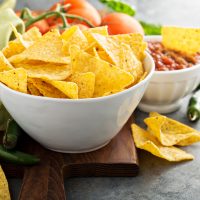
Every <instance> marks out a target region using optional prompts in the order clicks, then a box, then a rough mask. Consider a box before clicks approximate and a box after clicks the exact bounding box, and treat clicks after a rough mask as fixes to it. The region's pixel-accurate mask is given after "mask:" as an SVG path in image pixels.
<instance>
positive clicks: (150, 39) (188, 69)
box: [144, 35, 200, 76]
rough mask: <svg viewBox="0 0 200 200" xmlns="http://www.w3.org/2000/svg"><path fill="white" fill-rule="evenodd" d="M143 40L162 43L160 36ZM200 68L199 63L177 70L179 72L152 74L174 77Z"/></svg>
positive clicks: (148, 36) (152, 36)
mask: <svg viewBox="0 0 200 200" xmlns="http://www.w3.org/2000/svg"><path fill="white" fill-rule="evenodd" d="M144 40H145V41H146V42H150V41H154V42H155V41H158V42H162V35H147V36H144ZM198 68H200V63H198V64H196V65H193V66H192V67H189V68H186V69H179V70H172V71H156V70H155V72H154V74H155V75H158V76H159V75H161V76H162V75H172V74H173V75H176V74H180V75H181V74H183V73H187V72H190V71H193V70H196V69H198Z"/></svg>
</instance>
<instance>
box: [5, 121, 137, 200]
mask: <svg viewBox="0 0 200 200" xmlns="http://www.w3.org/2000/svg"><path fill="white" fill-rule="evenodd" d="M131 122H132V119H129V121H128V122H127V123H126V125H125V126H124V127H123V129H122V130H121V131H120V133H119V134H118V135H117V136H116V137H115V138H114V139H113V140H112V141H111V142H110V143H109V144H108V145H107V146H105V147H104V148H102V149H100V150H97V151H94V152H91V153H83V154H62V153H56V152H53V151H49V150H47V149H45V148H43V147H42V146H41V145H39V144H38V143H36V142H35V141H33V140H32V139H31V138H29V137H28V136H25V137H23V139H22V138H21V139H22V140H21V141H20V144H19V148H20V149H21V150H24V151H26V152H29V153H32V154H36V155H38V156H39V157H40V158H41V162H40V164H39V165H36V166H33V167H23V166H15V165H11V164H5V163H3V164H2V165H3V166H2V167H3V169H4V171H5V173H6V175H7V177H9V178H21V179H22V178H23V183H22V187H21V192H20V197H19V199H20V200H36V199H37V200H49V199H52V200H65V199H66V196H65V188H64V179H65V178H69V177H90V176H93V177H97V176H103V177H106V176H107V177H113V176H136V175H137V174H138V170H139V165H138V158H137V153H136V148H135V145H134V141H133V138H132V136H131V129H130V124H131Z"/></svg>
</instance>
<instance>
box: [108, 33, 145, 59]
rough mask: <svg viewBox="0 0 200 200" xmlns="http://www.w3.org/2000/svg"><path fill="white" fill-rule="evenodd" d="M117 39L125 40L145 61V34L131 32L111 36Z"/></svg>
mask: <svg viewBox="0 0 200 200" xmlns="http://www.w3.org/2000/svg"><path fill="white" fill-rule="evenodd" d="M109 37H111V38H112V39H114V40H115V41H120V42H123V43H125V44H127V45H129V46H130V47H131V49H132V51H133V52H134V54H135V55H136V57H137V58H138V59H139V60H140V61H143V59H144V58H145V50H146V49H147V43H146V42H144V39H143V36H142V35H141V34H139V33H131V34H119V35H112V36H109Z"/></svg>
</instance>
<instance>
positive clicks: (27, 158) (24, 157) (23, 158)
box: [0, 145, 40, 165]
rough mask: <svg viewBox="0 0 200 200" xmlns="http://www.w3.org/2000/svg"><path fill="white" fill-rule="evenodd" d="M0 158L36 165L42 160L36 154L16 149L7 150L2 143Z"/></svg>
mask: <svg viewBox="0 0 200 200" xmlns="http://www.w3.org/2000/svg"><path fill="white" fill-rule="evenodd" d="M0 159H2V160H4V161H7V162H10V163H13V164H20V165H34V164H37V163H38V162H39V161H40V159H39V158H37V157H36V156H33V155H30V154H26V153H23V152H20V151H15V150H6V149H5V148H4V147H3V146H2V145H0Z"/></svg>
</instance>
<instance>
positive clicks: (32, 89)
mask: <svg viewBox="0 0 200 200" xmlns="http://www.w3.org/2000/svg"><path fill="white" fill-rule="evenodd" d="M27 87H28V91H29V92H30V94H32V95H35V96H42V94H41V93H40V91H39V90H38V89H37V88H36V87H35V86H34V85H33V83H31V82H28V85H27Z"/></svg>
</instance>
